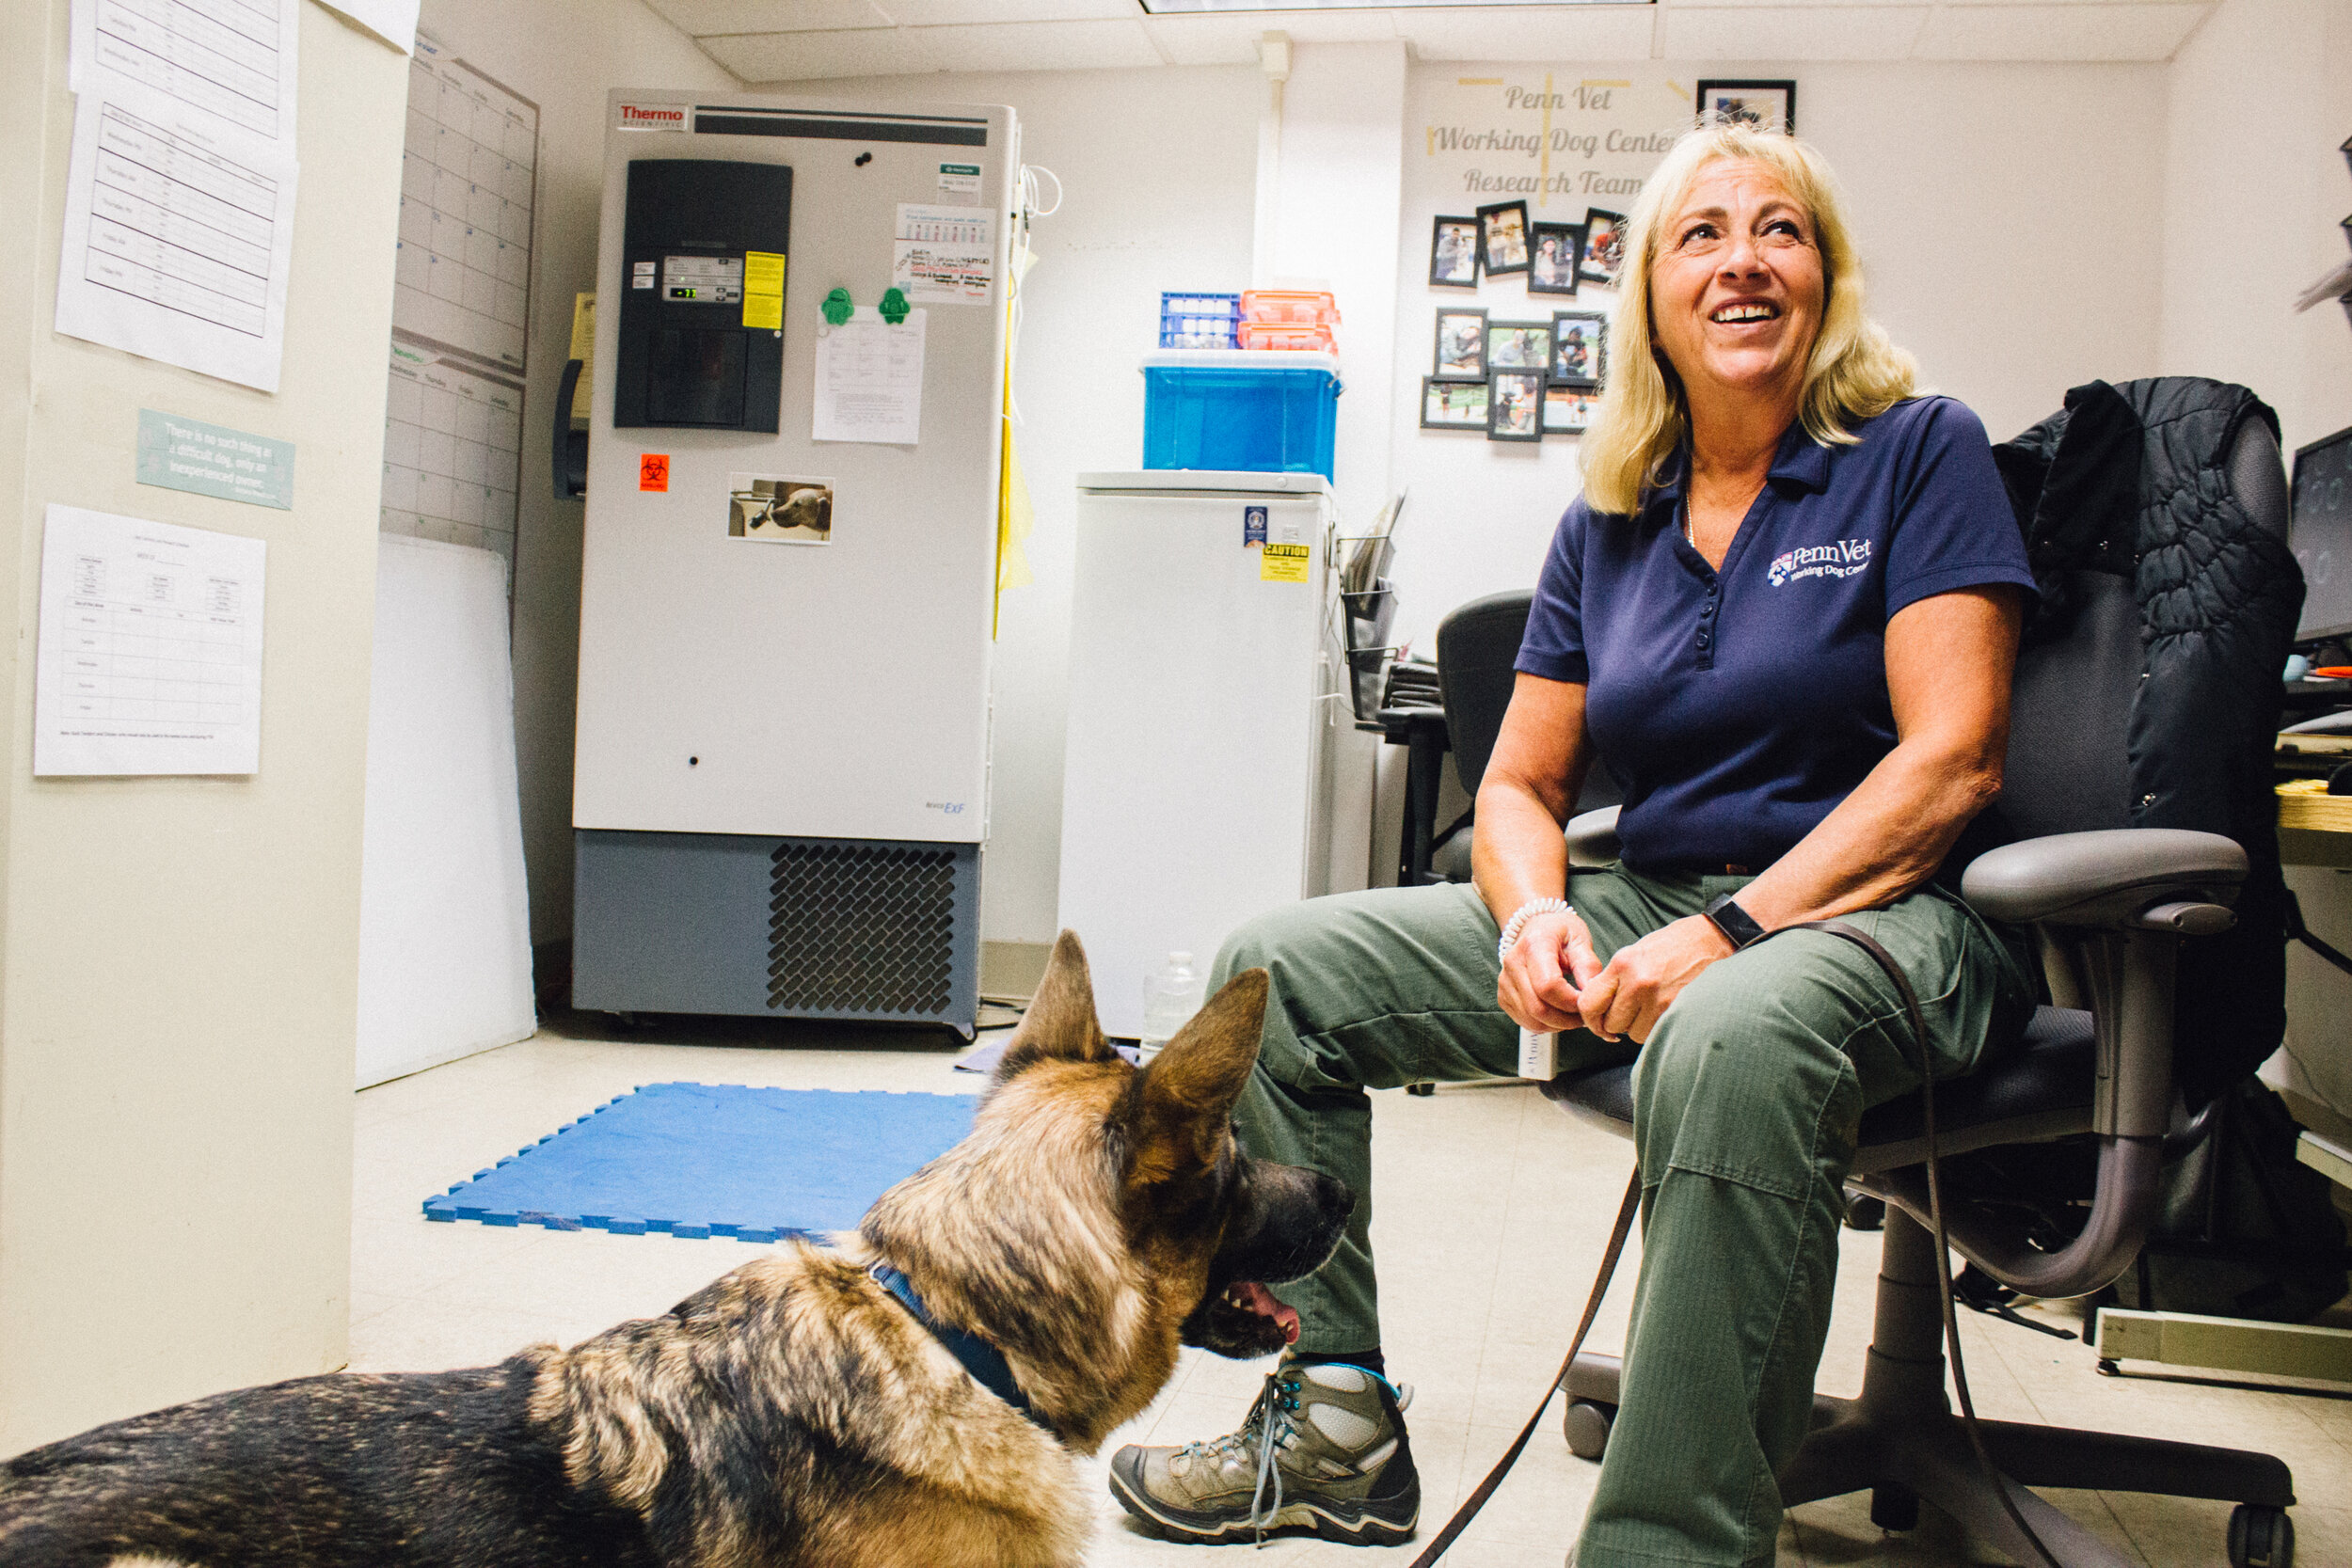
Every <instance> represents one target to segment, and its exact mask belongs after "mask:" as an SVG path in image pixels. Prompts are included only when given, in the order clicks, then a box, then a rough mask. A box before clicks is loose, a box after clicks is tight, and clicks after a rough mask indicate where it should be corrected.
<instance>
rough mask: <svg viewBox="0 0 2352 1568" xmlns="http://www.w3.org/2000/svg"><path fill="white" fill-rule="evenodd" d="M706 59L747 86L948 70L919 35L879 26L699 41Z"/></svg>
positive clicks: (736, 36) (747, 35) (746, 34)
mask: <svg viewBox="0 0 2352 1568" xmlns="http://www.w3.org/2000/svg"><path fill="white" fill-rule="evenodd" d="M702 46H703V49H704V51H705V52H706V53H707V54H708V55H710V57H711V58H712V59H714V60H717V61H718V62H719V63H720V64H721V65H723V66H724V67H726V68H727V70H729V71H733V72H734V73H735V74H736V76H737V77H738V78H739V79H740V80H742V81H745V82H750V83H755V84H756V83H761V82H807V81H814V80H816V79H817V78H818V77H820V76H903V75H906V74H908V73H909V72H912V71H944V70H946V69H947V68H946V66H945V65H943V64H941V63H940V61H939V60H937V59H936V58H934V57H933V56H932V55H931V54H930V51H929V49H928V47H927V45H926V44H925V42H924V40H923V38H922V35H921V34H920V33H919V32H915V31H911V30H909V29H906V28H881V29H878V30H875V31H870V32H849V33H739V34H735V35H732V36H729V37H725V38H710V39H705V40H702Z"/></svg>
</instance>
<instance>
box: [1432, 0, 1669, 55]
mask: <svg viewBox="0 0 2352 1568" xmlns="http://www.w3.org/2000/svg"><path fill="white" fill-rule="evenodd" d="M1390 14H1391V15H1392V16H1394V17H1395V18H1396V30H1397V34H1398V36H1399V37H1402V38H1406V39H1410V40H1412V42H1413V53H1414V54H1415V55H1419V56H1420V57H1421V58H1422V59H1424V60H1646V59H1648V58H1649V56H1650V41H1651V37H1652V34H1653V31H1654V29H1655V26H1656V23H1657V17H1658V8H1657V7H1655V6H1560V7H1546V8H1543V9H1541V10H1533V9H1527V8H1519V7H1508V8H1505V7H1494V6H1484V7H1474V8H1461V9H1458V10H1457V9H1452V8H1448V9H1442V10H1421V9H1415V10H1400V11H1392V12H1391V13H1390Z"/></svg>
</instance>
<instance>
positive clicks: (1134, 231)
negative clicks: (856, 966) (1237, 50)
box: [761, 66, 1345, 942]
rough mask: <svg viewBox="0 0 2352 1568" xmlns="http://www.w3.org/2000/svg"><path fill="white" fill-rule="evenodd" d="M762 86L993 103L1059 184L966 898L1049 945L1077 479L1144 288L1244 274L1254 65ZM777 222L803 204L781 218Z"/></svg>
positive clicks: (1148, 295) (1036, 302)
mask: <svg viewBox="0 0 2352 1568" xmlns="http://www.w3.org/2000/svg"><path fill="white" fill-rule="evenodd" d="M761 86H762V88H763V90H769V89H770V88H771V87H772V90H775V91H800V92H807V93H811V94H817V95H821V96H824V97H828V98H845V99H850V100H852V101H859V102H867V103H882V104H902V103H1009V104H1011V105H1012V106H1013V108H1014V109H1016V110H1017V111H1019V113H1020V116H1021V137H1022V141H1021V155H1022V158H1023V160H1024V161H1025V162H1027V163H1030V164H1041V165H1043V166H1045V167H1047V168H1050V169H1052V170H1053V171H1054V172H1055V173H1056V174H1057V175H1058V176H1060V178H1061V182H1062V188H1063V198H1062V206H1061V209H1060V211H1059V212H1057V213H1056V214H1054V215H1053V216H1052V217H1047V218H1040V219H1039V220H1038V221H1037V223H1036V224H1035V226H1034V230H1033V234H1034V239H1035V243H1036V248H1037V255H1038V262H1037V266H1036V268H1035V270H1034V271H1032V272H1031V273H1030V275H1029V278H1028V282H1027V285H1026V293H1025V295H1024V298H1025V311H1024V316H1023V322H1024V325H1023V327H1022V336H1021V343H1020V349H1019V359H1018V362H1017V364H1016V366H1015V371H1014V378H1013V389H1014V396H1015V398H1016V400H1017V401H1018V403H1019V404H1020V410H1021V415H1022V419H1023V422H1022V424H1021V425H1020V426H1019V427H1018V431H1017V438H1018V440H1019V443H1020V449H1021V455H1022V463H1023V468H1024V471H1025V473H1026V474H1027V476H1028V481H1029V493H1030V495H1031V496H1032V497H1033V498H1034V499H1035V501H1036V505H1037V529H1036V531H1035V532H1034V533H1032V534H1031V535H1030V537H1029V542H1028V558H1029V564H1030V566H1031V568H1032V569H1033V570H1034V571H1035V572H1036V574H1037V581H1036V582H1035V583H1034V584H1033V585H1031V586H1029V587H1026V588H1021V589H1016V590H1014V591H1012V592H1010V593H1009V594H1006V595H1005V600H1004V610H1003V616H1002V620H1001V622H1000V626H999V635H998V640H997V643H996V660H995V703H996V748H995V783H994V792H993V799H994V804H993V832H992V833H991V836H990V839H989V845H988V851H987V861H986V864H985V868H984V871H983V873H982V879H981V893H980V929H981V935H982V936H983V937H985V938H986V939H987V940H988V941H991V942H1051V941H1052V940H1053V938H1054V933H1055V931H1056V929H1057V925H1056V916H1055V904H1056V900H1057V883H1058V880H1059V877H1060V868H1061V774H1062V724H1063V719H1064V715H1065V714H1066V712H1067V709H1068V684H1069V675H1068V663H1069V653H1070V580H1071V563H1072V555H1073V546H1074V541H1075V537H1076V534H1075V526H1076V525H1075V512H1076V489H1075V480H1076V476H1077V475H1078V474H1079V473H1081V472H1084V471H1087V470H1089V469H1099V468H1134V467H1141V466H1142V463H1143V377H1142V375H1141V374H1140V373H1138V372H1137V369H1136V366H1137V363H1138V361H1139V360H1140V359H1141V357H1142V356H1144V355H1145V354H1148V353H1150V352H1152V350H1153V349H1154V348H1156V347H1157V346H1158V342H1159V309H1160V300H1159V294H1160V291H1161V290H1162V289H1219V290H1232V289H1239V288H1243V287H1246V286H1247V285H1248V281H1249V277H1248V274H1249V260H1250V238H1251V233H1252V224H1251V209H1252V205H1253V202H1254V200H1255V194H1256V189H1257V184H1256V179H1257V176H1256V169H1257V156H1258V109H1259V104H1260V103H1261V102H1262V101H1263V94H1264V90H1265V89H1264V85H1263V78H1262V77H1260V76H1259V74H1258V72H1257V71H1256V70H1255V69H1254V68H1249V67H1224V66H1206V67H1189V68H1169V69H1166V70H1157V71H1025V72H1009V73H993V74H977V73H962V72H950V73H946V74H940V75H930V76H896V77H882V78H876V79H873V80H870V81H850V82H841V81H824V82H814V83H805V84H802V85H801V86H799V87H791V86H787V85H783V84H772V85H771V84H761ZM1050 189H1051V186H1050V184H1049V185H1048V191H1049V193H1050ZM794 221H795V222H798V223H807V222H814V221H817V218H816V215H815V214H800V213H796V214H794ZM1342 401H1343V402H1344V401H1345V400H1344V399H1343V400H1342Z"/></svg>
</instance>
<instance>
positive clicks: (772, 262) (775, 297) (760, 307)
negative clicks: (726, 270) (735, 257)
mask: <svg viewBox="0 0 2352 1568" xmlns="http://www.w3.org/2000/svg"><path fill="white" fill-rule="evenodd" d="M743 325H745V326H752V327H763V326H764V327H766V328H768V329H769V330H771V331H780V330H782V328H783V326H784V258H783V256H781V255H779V254H778V253H777V252H775V251H772V250H753V251H746V252H745V253H744V256H743Z"/></svg>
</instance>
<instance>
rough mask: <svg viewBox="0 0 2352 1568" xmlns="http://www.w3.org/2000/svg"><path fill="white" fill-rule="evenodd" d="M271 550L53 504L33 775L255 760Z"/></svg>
mask: <svg viewBox="0 0 2352 1568" xmlns="http://www.w3.org/2000/svg"><path fill="white" fill-rule="evenodd" d="M267 551H268V546H267V545H266V544H264V543H263V542H262V540H259V539H246V538H241V537H239V536H237V535H235V534H228V533H213V532H209V531H206V530H203V529H193V528H181V527H178V526H177V525H175V524H171V523H156V522H150V521H148V520H146V519H144V518H139V517H123V516H118V515H114V514H111V513H105V512H87V511H85V510H83V509H82V508H80V507H77V506H60V505H56V504H55V503H52V504H51V505H50V507H49V509H48V517H47V525H46V528H45V530H44V531H43V534H42V539H41V556H40V662H39V669H38V674H37V682H38V695H37V698H36V701H35V704H34V714H33V771H34V773H35V774H37V775H42V776H54V775H58V774H134V773H252V772H257V771H259V770H260V768H261V758H262V576H263V567H264V564H265V562H266V559H267Z"/></svg>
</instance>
